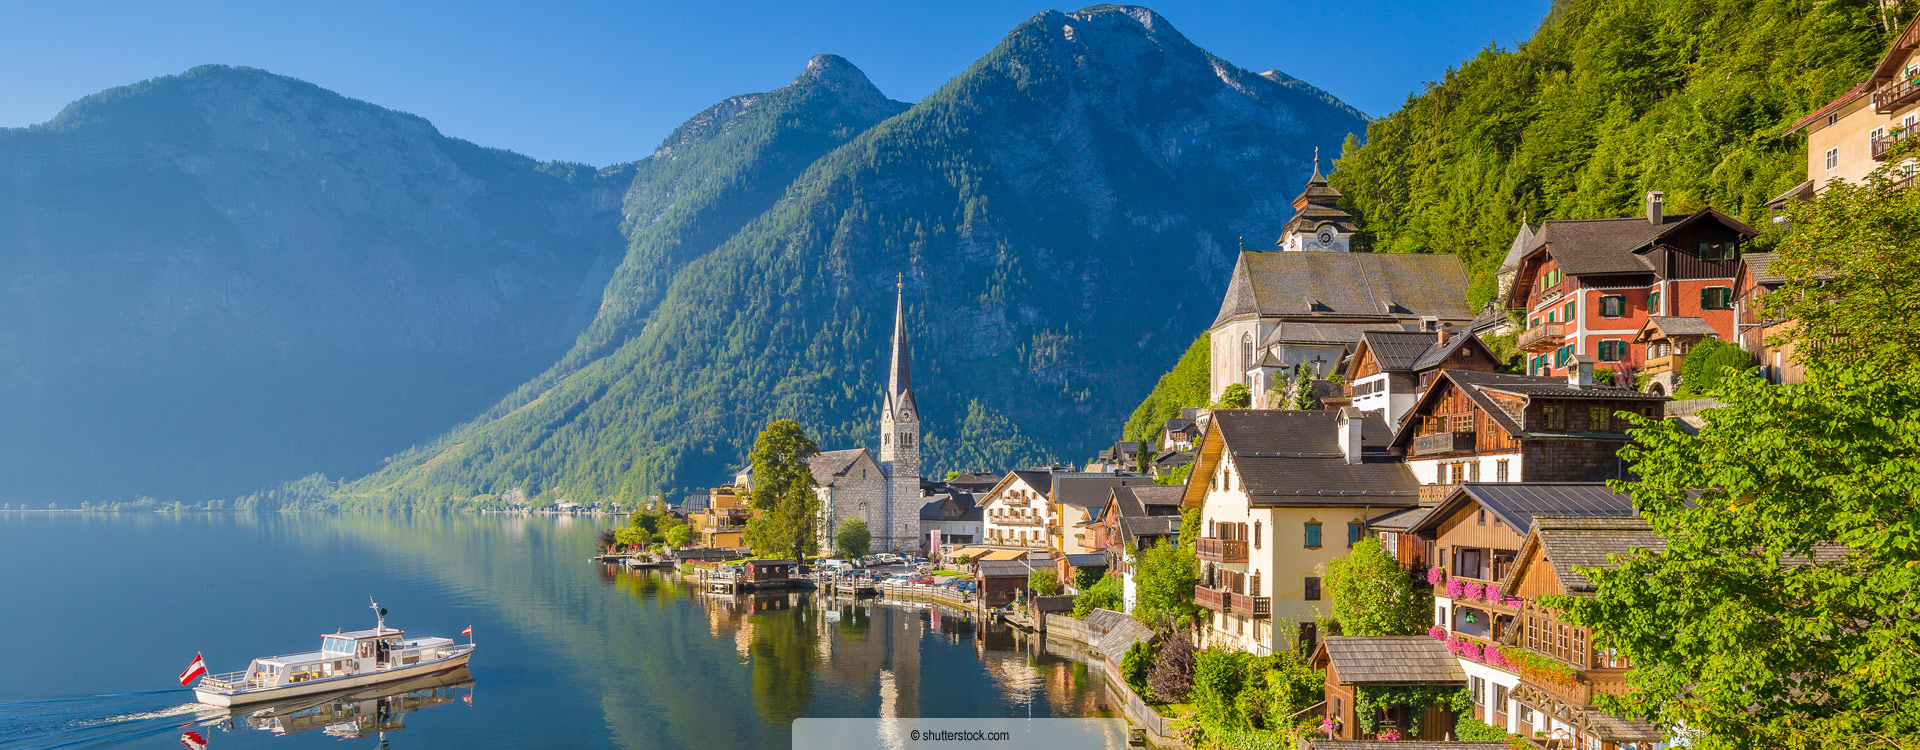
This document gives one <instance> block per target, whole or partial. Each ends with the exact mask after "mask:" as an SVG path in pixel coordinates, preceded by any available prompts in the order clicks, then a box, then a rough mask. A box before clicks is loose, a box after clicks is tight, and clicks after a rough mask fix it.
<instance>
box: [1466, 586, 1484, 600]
mask: <svg viewBox="0 0 1920 750" xmlns="http://www.w3.org/2000/svg"><path fill="white" fill-rule="evenodd" d="M1461 594H1463V595H1464V596H1465V597H1466V598H1468V599H1482V598H1485V597H1486V595H1487V587H1485V586H1482V585H1480V584H1478V583H1468V584H1467V585H1466V586H1464V587H1462V590H1461Z"/></svg>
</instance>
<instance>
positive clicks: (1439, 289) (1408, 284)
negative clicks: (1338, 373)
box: [1213, 250, 1473, 341]
mask: <svg viewBox="0 0 1920 750" xmlns="http://www.w3.org/2000/svg"><path fill="white" fill-rule="evenodd" d="M1466 289H1467V269H1466V266H1465V265H1462V264H1461V262H1460V259H1459V258H1457V257H1455V256H1452V255H1430V254H1413V253H1298V252H1286V251H1260V250H1247V251H1243V252H1241V253H1240V258H1239V260H1238V261H1236V262H1235V263H1234V267H1233V276H1232V278H1231V279H1230V280H1229V281H1228V283H1227V293H1226V296H1225V298H1224V300H1223V301H1222V302H1221V305H1220V314H1219V316H1218V317H1216V318H1215V319H1214V322H1213V325H1214V326H1218V325H1220V324H1221V323H1225V322H1227V321H1228V320H1232V319H1233V318H1236V317H1239V316H1242V315H1256V316H1260V317H1290V318H1297V319H1303V320H1304V319H1312V318H1334V319H1342V318H1361V319H1366V318H1373V319H1377V320H1405V319H1418V318H1420V317H1421V316H1434V317H1437V318H1440V319H1441V320H1450V321H1460V322H1464V321H1467V320H1471V319H1472V318H1473V313H1472V312H1471V311H1470V310H1469V309H1468V308H1467V305H1466ZM1351 340H1353V339H1349V341H1351Z"/></svg>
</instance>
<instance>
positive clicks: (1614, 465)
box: [1389, 358, 1666, 502]
mask: <svg viewBox="0 0 1920 750" xmlns="http://www.w3.org/2000/svg"><path fill="white" fill-rule="evenodd" d="M1582 359H1584V358H1582ZM1574 364H1575V366H1574V369H1573V374H1572V375H1570V376H1568V377H1566V378H1545V377H1528V376H1525V375H1512V374H1507V373H1497V372H1481V371H1475V370H1444V371H1441V373H1440V374H1439V376H1438V378H1437V379H1436V380H1435V381H1434V383H1433V385H1432V386H1431V387H1429V388H1428V389H1427V390H1426V392H1425V393H1424V394H1423V395H1422V396H1421V398H1420V401H1419V402H1418V403H1417V404H1415V406H1414V408H1413V409H1412V410H1411V411H1409V412H1408V413H1407V419H1406V421H1405V422H1403V423H1402V424H1401V425H1400V427H1399V430H1398V431H1396V432H1395V433H1394V435H1393V439H1392V440H1391V442H1390V444H1389V449H1390V450H1391V451H1392V452H1393V453H1394V454H1395V455H1399V456H1404V457H1405V459H1406V462H1407V467H1408V469H1409V470H1410V471H1411V472H1412V474H1413V476H1414V477H1415V478H1416V479H1417V480H1418V481H1419V483H1420V485H1421V493H1422V497H1423V498H1426V499H1427V500H1428V501H1429V502H1437V501H1438V500H1440V499H1441V498H1443V497H1444V496H1445V495H1446V494H1447V493H1449V492H1451V488H1452V487H1453V486H1454V485H1458V484H1462V483H1465V482H1597V481H1604V480H1608V479H1624V478H1627V476H1628V475H1627V466H1626V462H1625V460H1624V459H1621V458H1620V457H1619V456H1618V455H1617V453H1618V452H1619V450H1620V448H1621V447H1622V446H1625V445H1626V444H1627V442H1628V437H1627V430H1628V429H1629V428H1630V427H1631V425H1630V424H1629V423H1628V422H1627V421H1626V420H1624V419H1621V418H1619V417H1618V416H1617V414H1618V412H1621V411H1627V412H1632V413H1635V414H1640V415H1642V416H1646V417H1654V418H1658V417H1662V416H1665V414H1666V408H1665V403H1666V398H1665V397H1664V396H1656V395H1653V394H1649V393H1642V392H1640V391H1636V390H1633V389H1631V388H1613V387H1609V386H1600V385H1595V384H1593V382H1592V376H1591V375H1590V374H1587V373H1590V372H1591V371H1590V370H1588V369H1587V368H1588V367H1591V363H1590V362H1584V361H1582V362H1577V363H1574Z"/></svg>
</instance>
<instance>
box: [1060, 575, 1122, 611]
mask: <svg viewBox="0 0 1920 750" xmlns="http://www.w3.org/2000/svg"><path fill="white" fill-rule="evenodd" d="M1121 586H1122V584H1121V581H1120V579H1118V578H1109V577H1104V576H1103V577H1101V578H1100V582H1099V583H1096V584H1093V585H1092V586H1090V587H1088V588H1085V589H1082V590H1081V591H1080V595H1079V596H1076V597H1074V598H1073V616H1074V617H1075V618H1076V619H1081V620H1084V619H1086V618H1087V615H1089V614H1092V613H1093V611H1094V610H1096V609H1111V610H1113V611H1116V612H1118V611H1120V607H1121V604H1122V602H1121V596H1122V595H1123V594H1125V592H1124V591H1123V590H1122V589H1121Z"/></svg>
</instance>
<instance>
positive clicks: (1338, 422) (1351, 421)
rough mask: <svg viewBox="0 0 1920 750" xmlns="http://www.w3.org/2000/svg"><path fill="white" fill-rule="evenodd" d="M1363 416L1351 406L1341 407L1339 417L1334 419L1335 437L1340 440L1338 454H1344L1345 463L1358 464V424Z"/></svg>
mask: <svg viewBox="0 0 1920 750" xmlns="http://www.w3.org/2000/svg"><path fill="white" fill-rule="evenodd" d="M1363 417H1364V415H1363V414H1362V413H1361V411H1360V410H1359V409H1355V408H1353V407H1351V406H1346V407H1341V409H1340V414H1339V416H1336V417H1334V419H1333V427H1334V432H1335V435H1336V436H1337V437H1338V438H1339V440H1340V452H1341V453H1343V454H1346V458H1347V463H1350V464H1357V463H1360V422H1361V419H1363Z"/></svg>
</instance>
